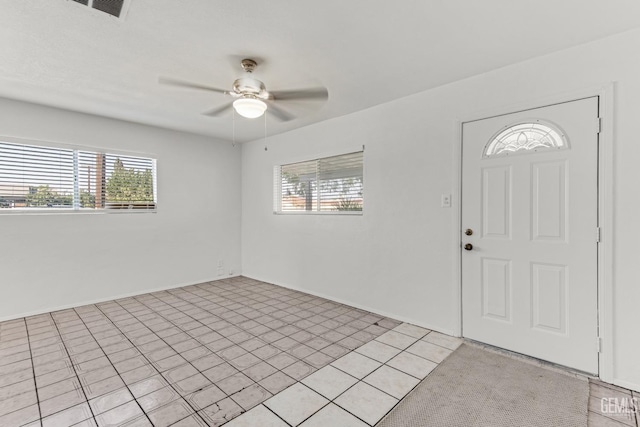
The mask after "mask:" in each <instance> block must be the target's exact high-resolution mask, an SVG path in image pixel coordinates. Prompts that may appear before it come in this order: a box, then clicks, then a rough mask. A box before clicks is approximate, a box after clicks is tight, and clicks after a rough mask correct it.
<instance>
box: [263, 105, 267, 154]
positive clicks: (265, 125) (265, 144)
mask: <svg viewBox="0 0 640 427" xmlns="http://www.w3.org/2000/svg"><path fill="white" fill-rule="evenodd" d="M264 151H267V115H266V114H264Z"/></svg>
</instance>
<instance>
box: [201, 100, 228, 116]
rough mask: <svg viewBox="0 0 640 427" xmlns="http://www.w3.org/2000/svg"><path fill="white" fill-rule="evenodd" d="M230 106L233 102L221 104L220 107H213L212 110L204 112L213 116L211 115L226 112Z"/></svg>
mask: <svg viewBox="0 0 640 427" xmlns="http://www.w3.org/2000/svg"><path fill="white" fill-rule="evenodd" d="M229 107H231V103H227V104H224V105H221V106H220V107H216V108H212V109H211V110H207V111H205V112H204V113H202V114H203V115H205V116H211V117H215V116H219V115H220V114H221V113H224V112H225V111H227V110H228V109H229Z"/></svg>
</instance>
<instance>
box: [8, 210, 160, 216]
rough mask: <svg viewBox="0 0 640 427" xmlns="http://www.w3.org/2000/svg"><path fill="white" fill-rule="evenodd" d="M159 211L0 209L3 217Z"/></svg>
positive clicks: (155, 211) (151, 211)
mask: <svg viewBox="0 0 640 427" xmlns="http://www.w3.org/2000/svg"><path fill="white" fill-rule="evenodd" d="M157 212H158V209H157V208H156V209H64V208H59V209H55V208H54V209H38V208H33V209H29V208H27V209H20V208H12V209H0V216H2V215H9V216H11V215H104V214H106V215H112V214H116V215H123V214H143V213H157Z"/></svg>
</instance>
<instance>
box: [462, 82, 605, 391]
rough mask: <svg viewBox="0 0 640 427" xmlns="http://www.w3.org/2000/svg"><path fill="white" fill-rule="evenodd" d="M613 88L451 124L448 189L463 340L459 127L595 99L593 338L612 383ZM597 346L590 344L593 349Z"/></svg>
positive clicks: (500, 110) (559, 96)
mask: <svg viewBox="0 0 640 427" xmlns="http://www.w3.org/2000/svg"><path fill="white" fill-rule="evenodd" d="M616 86H617V83H616V82H611V83H608V84H606V85H604V86H598V87H590V88H585V89H582V90H578V91H573V92H569V93H562V94H555V95H550V96H547V97H544V98H539V99H535V100H531V101H527V102H523V103H518V104H514V105H510V106H503V107H498V108H493V109H489V110H485V111H479V112H477V113H475V114H471V115H470V116H469V117H465V118H464V119H460V120H456V121H455V123H454V126H455V129H454V134H455V138H456V141H457V143H454V144H453V163H454V164H453V171H454V176H453V179H454V181H453V185H454V187H453V189H452V192H453V194H452V199H451V200H452V201H454V202H456V203H457V204H456V209H454V224H456V226H454V227H453V231H452V242H453V245H452V247H453V257H452V259H453V265H452V268H453V276H452V277H453V278H454V289H455V298H454V301H455V304H454V307H453V310H454V312H455V313H456V314H457V316H456V325H455V327H454V329H455V330H456V331H457V334H458V336H462V247H461V239H460V236H461V232H462V224H461V221H462V139H463V136H464V135H463V131H462V126H463V124H464V123H466V122H472V121H476V120H482V119H486V118H490V117H495V116H500V115H506V114H510V113H513V112H517V111H524V110H531V109H534V108H540V107H544V106H547V105H553V104H560V103H563V102H570V101H575V100H578V99H582V98H588V97H593V96H597V97H598V100H599V101H598V106H599V114H600V118H601V123H602V127H601V130H600V134H599V137H598V226H599V227H600V229H601V239H600V244H599V245H598V278H597V280H598V332H599V333H598V335H599V337H600V340H601V343H602V346H601V351H600V353H599V355H598V369H599V377H600V379H601V380H602V381H605V382H609V383H615V376H614V357H613V356H614V354H613V352H614V343H613V340H614V333H613V323H614V318H613V259H614V257H613V255H614V254H613V231H614V224H613V212H614V200H613V195H614V173H613V172H614V170H613V167H614V162H613V160H614V157H613V155H614V132H613V125H614V121H613V118H614V97H615V93H616ZM595 347H596V343H594V349H595Z"/></svg>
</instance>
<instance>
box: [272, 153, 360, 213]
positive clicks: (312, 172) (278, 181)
mask: <svg viewBox="0 0 640 427" xmlns="http://www.w3.org/2000/svg"><path fill="white" fill-rule="evenodd" d="M363 185H364V179H363V152H362V151H358V152H355V153H349V154H343V155H340V156H333V157H324V158H321V159H316V160H310V161H305V162H299V163H291V164H287V165H280V166H276V167H275V170H274V212H276V213H334V214H362V208H363V202H364V199H363Z"/></svg>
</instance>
